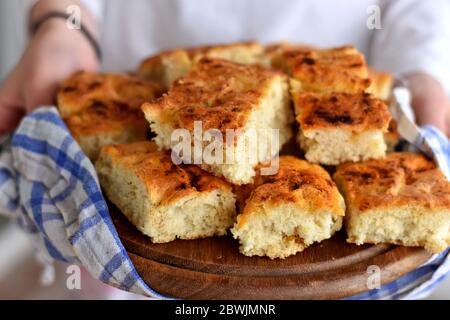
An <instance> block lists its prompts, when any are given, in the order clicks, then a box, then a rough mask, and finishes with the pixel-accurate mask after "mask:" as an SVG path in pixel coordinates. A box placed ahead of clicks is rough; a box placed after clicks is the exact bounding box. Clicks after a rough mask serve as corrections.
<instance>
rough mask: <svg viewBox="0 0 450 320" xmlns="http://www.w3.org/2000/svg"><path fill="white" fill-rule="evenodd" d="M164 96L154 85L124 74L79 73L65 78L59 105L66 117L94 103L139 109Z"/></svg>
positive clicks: (58, 100) (59, 96) (159, 88)
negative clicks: (97, 101) (114, 102)
mask: <svg viewBox="0 0 450 320" xmlns="http://www.w3.org/2000/svg"><path fill="white" fill-rule="evenodd" d="M161 94H162V88H161V87H160V86H159V85H158V84H156V83H155V82H151V81H146V80H142V79H139V78H138V77H135V76H129V75H125V74H107V73H95V72H85V71H80V72H77V73H74V74H73V75H72V76H70V77H69V78H68V79H66V80H65V81H64V82H63V84H62V86H61V89H60V90H59V92H58V94H57V104H58V107H59V111H60V113H61V116H62V117H63V118H66V117H68V116H70V115H72V114H74V113H78V112H80V111H82V110H83V109H85V108H86V107H88V106H90V105H91V104H92V102H93V101H94V100H102V101H104V102H106V101H113V100H114V101H116V102H118V103H121V104H123V105H127V107H128V108H131V109H138V108H140V106H141V104H142V103H144V102H145V101H151V100H153V99H154V98H155V97H159V96H160V95H161Z"/></svg>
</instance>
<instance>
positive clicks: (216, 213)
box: [96, 142, 235, 243]
mask: <svg viewBox="0 0 450 320" xmlns="http://www.w3.org/2000/svg"><path fill="white" fill-rule="evenodd" d="M96 169H97V172H98V176H99V180H100V184H101V186H102V189H103V191H104V192H105V193H106V195H107V197H108V199H109V200H110V201H111V202H113V203H114V204H115V205H116V206H117V207H118V208H119V209H120V210H121V211H122V212H123V213H124V214H125V216H126V217H127V218H128V219H129V220H130V221H131V223H133V224H134V225H135V226H136V227H137V229H139V230H140V231H141V232H142V233H144V234H145V235H147V236H149V237H150V238H151V240H152V242H155V243H163V242H169V241H172V240H175V239H177V238H178V239H196V238H203V237H208V236H213V235H224V234H226V232H227V230H228V229H229V228H230V227H231V226H232V224H233V222H234V218H235V197H234V194H233V193H232V190H231V186H230V185H229V184H227V183H225V182H223V181H222V180H220V179H219V178H216V177H214V176H211V175H210V174H208V173H206V172H204V171H202V170H201V169H199V168H197V167H195V166H184V165H182V166H175V165H174V164H172V162H171V159H170V154H168V153H167V152H162V151H157V147H156V145H155V144H154V143H153V142H137V143H134V144H128V145H113V146H107V147H104V148H103V149H102V151H101V153H100V157H99V159H98V161H97V163H96Z"/></svg>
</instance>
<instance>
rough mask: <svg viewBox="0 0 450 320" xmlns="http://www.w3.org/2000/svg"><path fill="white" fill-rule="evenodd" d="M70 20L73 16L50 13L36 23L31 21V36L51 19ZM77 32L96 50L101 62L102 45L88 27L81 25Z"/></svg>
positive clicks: (57, 12) (62, 13)
mask: <svg viewBox="0 0 450 320" xmlns="http://www.w3.org/2000/svg"><path fill="white" fill-rule="evenodd" d="M70 18H71V15H70V14H68V13H64V12H59V11H51V12H48V13H46V14H45V15H44V16H42V17H40V18H39V19H37V20H35V21H31V23H30V27H29V31H30V34H31V35H33V34H35V33H36V32H37V31H38V30H39V28H40V27H41V26H42V25H43V24H44V23H45V22H47V21H48V20H50V19H63V20H65V21H67V20H68V19H70ZM76 30H77V31H79V32H81V33H82V34H83V36H84V37H85V38H86V40H87V41H88V42H89V44H90V45H91V46H92V48H93V49H94V51H95V55H96V56H97V59H98V60H99V61H101V59H102V51H101V49H100V45H99V44H98V42H97V40H96V39H95V37H94V36H93V35H92V33H91V32H90V31H89V30H88V29H87V28H86V26H85V25H84V24H83V23H80V27H79V28H77V29H76Z"/></svg>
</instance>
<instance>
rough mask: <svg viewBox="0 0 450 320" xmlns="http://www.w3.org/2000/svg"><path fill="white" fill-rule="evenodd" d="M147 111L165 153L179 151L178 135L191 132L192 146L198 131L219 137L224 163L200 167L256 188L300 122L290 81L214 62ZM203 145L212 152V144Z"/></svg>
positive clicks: (199, 66) (253, 68)
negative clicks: (262, 170)
mask: <svg viewBox="0 0 450 320" xmlns="http://www.w3.org/2000/svg"><path fill="white" fill-rule="evenodd" d="M142 110H143V111H144V113H145V117H146V119H147V120H148V122H149V123H150V127H151V129H152V131H153V132H155V133H156V138H155V141H156V143H157V144H158V146H160V147H161V148H163V149H171V148H172V147H173V142H172V133H173V132H174V130H175V129H185V130H186V131H187V132H188V134H190V135H191V141H192V143H194V141H195V140H196V139H197V140H198V139H199V138H198V137H196V136H195V135H194V133H195V131H194V129H195V125H198V126H200V128H201V130H202V132H206V131H208V130H215V131H216V132H219V133H220V136H221V138H217V139H223V141H222V143H223V148H222V150H221V152H222V151H223V157H222V159H223V161H222V163H217V162H219V161H214V162H213V163H211V161H201V163H200V164H199V165H200V166H201V168H202V169H204V170H206V171H208V172H211V173H214V174H215V175H217V176H221V177H224V178H225V179H227V180H228V181H229V182H232V183H234V184H238V185H240V184H246V183H250V182H251V181H252V178H253V176H254V175H255V171H254V169H253V168H254V166H255V165H256V164H257V163H258V162H265V161H268V160H270V159H271V158H272V157H273V156H274V155H275V154H276V153H278V151H279V150H280V149H281V146H282V145H283V144H284V143H285V142H286V141H287V140H288V139H289V138H290V137H291V134H292V133H291V127H290V125H291V123H292V122H293V120H294V119H293V114H292V111H291V108H290V99H289V92H288V83H287V78H286V76H285V75H283V74H282V73H279V72H276V71H271V70H268V69H265V68H263V67H261V66H258V65H243V64H237V63H233V62H230V61H226V60H222V59H211V58H203V59H201V60H200V61H199V62H197V63H196V64H195V65H194V67H193V68H192V69H191V71H190V72H189V73H188V74H187V75H186V76H185V77H183V78H181V79H179V80H177V81H175V83H174V84H173V85H172V87H171V89H170V90H169V92H168V93H167V94H165V95H164V96H163V97H161V98H160V99H158V100H157V101H156V102H153V103H146V104H144V105H143V106H142ZM227 132H228V133H227ZM230 132H231V133H232V134H233V135H232V138H231V139H230V138H229V136H230V135H229V133H230ZM275 133H276V134H277V136H276V135H274V134H275ZM227 135H228V137H227ZM252 137H254V139H253V138H252ZM200 139H201V137H200ZM200 143H204V149H205V150H206V148H207V146H208V145H209V143H208V142H205V141H201V142H200ZM218 152H219V151H218ZM253 155H257V157H252V156H253ZM255 160H256V162H255ZM192 163H193V162H192Z"/></svg>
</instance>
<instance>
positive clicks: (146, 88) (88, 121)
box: [57, 72, 162, 160]
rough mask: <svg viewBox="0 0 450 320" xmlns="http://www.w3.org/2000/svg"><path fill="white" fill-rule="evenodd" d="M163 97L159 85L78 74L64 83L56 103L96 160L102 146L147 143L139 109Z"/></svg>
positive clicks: (124, 77) (114, 76)
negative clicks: (137, 142)
mask: <svg viewBox="0 0 450 320" xmlns="http://www.w3.org/2000/svg"><path fill="white" fill-rule="evenodd" d="M161 94H162V89H161V87H160V86H159V85H157V84H155V83H154V82H150V81H144V80H141V79H139V78H137V77H134V76H128V75H122V74H103V73H93V72H77V73H75V74H73V75H72V76H71V77H70V78H68V79H67V80H66V81H64V83H63V85H62V87H61V89H60V91H59V93H58V97H57V100H58V108H59V111H60V113H61V116H62V117H63V119H64V121H65V122H66V124H67V126H68V128H69V130H70V132H71V133H72V135H73V136H74V138H75V139H76V140H77V142H78V143H79V144H80V146H81V148H82V150H83V151H84V152H85V154H86V155H87V156H88V157H89V158H90V159H91V160H95V159H96V158H97V154H98V152H99V150H100V147H102V146H103V145H106V144H111V143H125V142H133V141H139V140H145V138H146V133H147V131H148V126H147V124H146V121H145V118H144V115H143V114H142V111H141V109H140V106H141V104H142V103H143V102H145V101H151V100H153V99H154V98H155V97H158V96H160V95H161Z"/></svg>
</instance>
